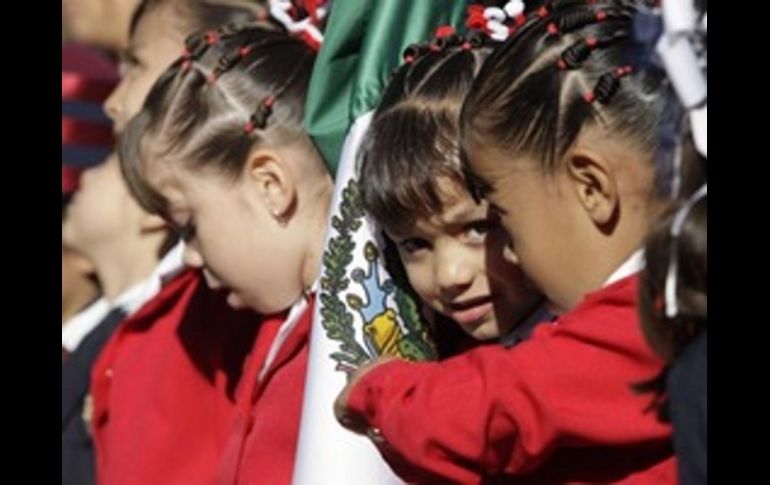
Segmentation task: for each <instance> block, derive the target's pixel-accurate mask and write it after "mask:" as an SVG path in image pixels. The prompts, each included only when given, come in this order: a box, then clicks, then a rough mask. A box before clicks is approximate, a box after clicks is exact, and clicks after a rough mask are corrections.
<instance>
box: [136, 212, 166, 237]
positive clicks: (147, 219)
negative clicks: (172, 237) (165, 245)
mask: <svg viewBox="0 0 770 485" xmlns="http://www.w3.org/2000/svg"><path fill="white" fill-rule="evenodd" d="M139 227H140V229H141V231H142V232H145V233H146V232H157V231H165V230H166V229H168V223H167V222H166V221H165V220H163V218H162V217H160V216H158V215H155V214H147V213H143V214H142V219H141V221H140V226H139Z"/></svg>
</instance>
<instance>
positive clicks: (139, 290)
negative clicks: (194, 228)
mask: <svg viewBox="0 0 770 485" xmlns="http://www.w3.org/2000/svg"><path fill="white" fill-rule="evenodd" d="M183 253H184V243H183V242H181V241H180V242H179V243H178V244H177V245H176V246H174V247H173V248H172V249H171V251H169V252H168V253H166V255H165V256H164V257H163V259H161V260H160V262H159V263H158V265H157V266H156V267H155V270H153V272H152V274H151V275H150V276H148V277H147V278H146V279H144V280H142V281H140V282H139V283H137V284H135V285H133V286H131V287H130V288H128V289H127V290H126V291H124V292H123V293H121V294H120V295H118V296H117V297H116V298H115V300H114V301H112V302H110V301H109V300H107V298H104V297H102V298H99V299H98V300H96V301H95V302H94V303H92V304H91V305H89V306H88V307H86V308H85V310H82V311H81V312H79V313H78V314H76V315H75V316H73V317H72V318H70V319H69V320H67V322H66V323H65V324H64V325H63V326H62V329H61V345H62V347H63V348H64V349H66V350H67V351H68V352H74V351H75V349H76V348H77V347H78V345H80V342H82V341H83V339H84V338H85V337H86V336H87V335H88V334H89V333H91V332H92V331H93V330H94V329H95V328H96V327H97V326H98V325H99V323H100V322H101V321H102V320H103V319H104V317H106V316H107V314H108V313H109V312H110V311H112V310H113V309H115V308H118V307H119V308H122V309H123V310H124V311H125V312H126V315H127V316H128V315H130V314H132V313H134V312H135V311H136V310H138V309H139V308H141V307H142V306H143V305H144V304H145V303H147V302H148V301H150V300H151V299H152V298H153V297H154V296H155V295H157V294H158V293H159V292H160V289H161V287H162V286H163V283H164V282H165V281H167V280H168V279H169V278H171V277H172V276H174V275H176V274H177V273H179V271H181V270H182V268H183V267H184V263H183V261H182V255H183Z"/></svg>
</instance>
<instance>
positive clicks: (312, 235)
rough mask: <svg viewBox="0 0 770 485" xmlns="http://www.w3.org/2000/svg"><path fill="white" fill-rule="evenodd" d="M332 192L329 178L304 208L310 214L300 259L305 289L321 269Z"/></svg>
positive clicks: (312, 282)
mask: <svg viewBox="0 0 770 485" xmlns="http://www.w3.org/2000/svg"><path fill="white" fill-rule="evenodd" d="M333 192H334V185H333V184H332V183H331V179H327V180H325V183H324V184H323V186H322V188H320V189H319V192H318V194H317V197H315V198H314V201H313V204H312V205H310V206H308V207H307V208H306V209H307V211H308V215H309V216H310V217H308V221H307V225H305V228H306V231H307V232H306V233H305V234H307V236H308V237H307V239H306V240H307V241H308V244H307V246H306V249H305V252H304V255H303V261H302V284H303V287H304V288H305V289H306V290H309V289H310V288H311V287H312V286H313V285H314V284H315V282H316V280H317V279H318V275H319V271H320V269H321V255H322V254H323V250H324V242H325V236H326V225H327V223H328V218H329V208H330V206H331V198H332V194H333Z"/></svg>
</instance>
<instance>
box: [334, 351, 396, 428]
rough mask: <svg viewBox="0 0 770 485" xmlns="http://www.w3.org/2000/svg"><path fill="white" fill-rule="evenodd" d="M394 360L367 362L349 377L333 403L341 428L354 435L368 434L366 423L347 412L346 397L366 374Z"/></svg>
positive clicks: (382, 359)
mask: <svg viewBox="0 0 770 485" xmlns="http://www.w3.org/2000/svg"><path fill="white" fill-rule="evenodd" d="M394 359H395V357H381V358H378V359H376V360H372V361H369V362H367V363H366V364H364V365H362V366H361V367H359V368H358V369H357V370H356V371H355V372H354V373H353V376H352V377H351V379H350V381H349V382H348V384H347V385H346V386H345V388H344V389H342V392H340V394H339V396H337V399H336V400H335V401H334V416H335V417H336V418H337V421H339V423H340V424H341V425H342V426H344V427H345V428H347V429H349V430H350V431H353V432H354V433H358V434H366V435H368V434H369V431H370V430H369V425H368V423H366V421H365V420H364V419H363V418H362V417H361V416H359V415H357V414H354V413H351V412H350V411H349V409H348V397H349V396H350V393H351V392H352V391H353V388H354V387H355V385H356V384H357V383H358V381H360V380H361V378H362V377H363V376H364V375H366V373H367V372H369V371H371V370H372V369H374V368H376V367H378V366H380V365H382V364H384V363H386V362H389V361H391V360H394Z"/></svg>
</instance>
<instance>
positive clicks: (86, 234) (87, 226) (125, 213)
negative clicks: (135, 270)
mask: <svg viewBox="0 0 770 485" xmlns="http://www.w3.org/2000/svg"><path fill="white" fill-rule="evenodd" d="M145 214H146V213H145V212H144V211H143V210H142V209H141V208H140V207H139V204H138V203H137V202H136V201H135V200H134V199H133V198H132V197H131V195H130V193H129V192H128V187H127V186H126V184H125V182H124V180H123V177H122V176H121V173H120V167H119V165H118V159H117V155H115V154H112V155H110V156H109V157H108V158H107V160H106V161H105V162H104V163H102V164H100V165H97V166H95V167H92V168H89V169H88V170H86V171H85V172H83V175H82V176H81V177H80V187H79V188H78V190H77V192H75V195H74V196H73V198H72V201H71V202H70V205H69V207H67V216H66V217H65V219H64V221H63V223H62V243H63V244H66V245H68V246H69V247H71V248H73V249H75V250H77V251H79V252H81V253H82V254H84V255H86V256H87V257H89V258H93V257H94V254H98V253H101V252H103V251H108V250H109V248H111V247H113V246H115V245H116V244H119V243H120V242H121V241H122V240H123V239H124V238H126V237H131V236H134V235H135V234H137V233H139V232H140V230H141V224H142V219H143V217H145Z"/></svg>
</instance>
